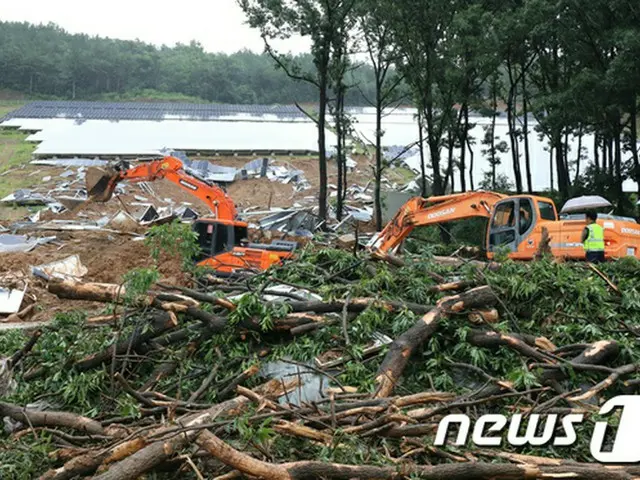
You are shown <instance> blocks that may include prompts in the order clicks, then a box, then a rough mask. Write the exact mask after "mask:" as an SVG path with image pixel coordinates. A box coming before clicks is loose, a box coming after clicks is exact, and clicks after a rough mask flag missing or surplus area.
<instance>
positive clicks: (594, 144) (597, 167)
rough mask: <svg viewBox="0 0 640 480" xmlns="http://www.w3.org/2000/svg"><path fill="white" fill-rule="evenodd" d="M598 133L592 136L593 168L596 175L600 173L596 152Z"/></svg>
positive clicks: (597, 153)
mask: <svg viewBox="0 0 640 480" xmlns="http://www.w3.org/2000/svg"><path fill="white" fill-rule="evenodd" d="M598 138H599V137H598V133H597V132H596V133H594V134H593V166H594V167H595V170H596V175H598V174H599V173H600V161H599V158H598V157H599V152H598V148H599V145H598Z"/></svg>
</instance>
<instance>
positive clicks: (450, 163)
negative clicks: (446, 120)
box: [443, 130, 456, 193]
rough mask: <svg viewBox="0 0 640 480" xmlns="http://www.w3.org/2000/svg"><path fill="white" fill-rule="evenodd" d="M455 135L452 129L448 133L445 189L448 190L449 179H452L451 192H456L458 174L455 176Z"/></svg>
mask: <svg viewBox="0 0 640 480" xmlns="http://www.w3.org/2000/svg"><path fill="white" fill-rule="evenodd" d="M454 138H455V137H454V135H453V133H452V132H451V130H449V132H448V133H447V147H448V153H447V176H446V180H445V183H444V190H445V192H446V190H447V186H448V183H449V180H450V181H451V193H454V192H455V190H456V176H455V170H454V168H453V149H454V145H455V139H454ZM443 193H444V192H443Z"/></svg>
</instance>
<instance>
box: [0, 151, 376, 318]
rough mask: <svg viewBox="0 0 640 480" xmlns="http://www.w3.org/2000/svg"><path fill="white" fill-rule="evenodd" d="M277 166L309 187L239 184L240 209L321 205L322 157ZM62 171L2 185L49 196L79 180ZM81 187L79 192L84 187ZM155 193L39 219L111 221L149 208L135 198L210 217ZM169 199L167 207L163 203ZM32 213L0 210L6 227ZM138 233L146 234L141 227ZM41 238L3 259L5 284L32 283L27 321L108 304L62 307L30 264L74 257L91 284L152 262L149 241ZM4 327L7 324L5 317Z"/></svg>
mask: <svg viewBox="0 0 640 480" xmlns="http://www.w3.org/2000/svg"><path fill="white" fill-rule="evenodd" d="M211 160H212V161H213V162H214V163H216V164H218V165H224V166H236V167H239V166H241V165H244V164H245V163H246V162H248V161H250V160H253V158H252V157H251V158H249V157H216V158H213V159H211ZM355 160H356V161H357V163H358V166H357V167H356V168H355V169H354V170H353V171H352V172H351V173H350V174H349V184H350V185H351V184H358V185H361V186H365V185H366V184H367V183H368V182H369V181H370V180H371V173H370V172H371V168H370V166H369V162H368V160H367V159H366V158H364V157H357V158H355ZM278 164H280V165H285V166H287V165H288V166H290V167H291V168H295V169H299V170H302V171H304V174H305V177H306V179H307V180H308V182H309V183H310V185H311V187H310V188H309V189H307V190H303V191H300V192H296V191H295V188H294V185H293V184H282V183H280V182H278V181H273V182H272V181H270V180H269V179H268V178H260V179H249V180H237V181H236V182H234V183H232V184H230V185H228V186H227V188H226V190H227V193H228V194H229V195H230V197H231V198H232V199H233V201H234V202H235V204H236V206H237V208H238V211H240V212H242V211H243V210H244V209H247V208H249V207H257V208H258V209H260V210H266V209H268V208H269V207H291V206H292V205H294V204H295V203H297V202H298V203H303V204H305V205H311V206H313V205H315V204H316V202H317V193H318V188H319V174H318V164H317V159H316V158H315V157H287V158H280V159H278ZM328 169H329V183H330V184H334V185H335V184H336V183H337V169H336V165H335V163H334V162H330V163H329V166H328ZM65 170H66V169H64V168H53V167H46V166H36V165H31V164H26V165H23V166H21V168H19V169H17V170H16V171H14V172H9V173H7V174H6V175H5V179H6V180H8V181H11V180H12V176H15V177H16V178H15V179H13V180H16V182H17V180H20V181H19V184H20V186H21V188H30V189H33V190H36V191H38V192H40V193H45V194H46V193H49V192H52V191H53V189H55V188H56V187H57V186H59V185H60V184H61V183H62V182H64V181H69V180H71V181H73V180H75V178H76V177H75V175H74V176H73V177H70V178H67V179H65V178H61V177H60V174H61V173H63V172H64V171H65ZM72 170H74V171H75V170H76V169H72ZM47 177H51V178H50V179H48V178H47ZM17 183H18V182H17ZM76 185H78V186H81V184H76ZM151 187H152V190H153V195H150V194H149V193H148V192H145V191H143V190H142V188H140V187H139V186H138V185H134V184H131V185H127V186H126V193H125V194H122V195H117V196H114V197H113V198H112V199H111V200H110V201H109V202H107V203H99V204H95V203H94V204H91V203H90V204H87V205H85V206H83V207H82V208H81V209H79V210H78V211H74V212H70V211H67V212H64V213H62V214H54V213H52V212H41V215H40V220H41V221H47V220H93V221H95V220H98V219H100V218H102V217H104V216H105V215H106V216H109V217H112V216H113V215H114V214H116V213H117V212H118V211H120V210H124V211H127V212H128V213H131V214H135V213H136V211H139V210H140V209H142V208H144V207H143V206H141V205H136V203H138V204H139V203H144V202H141V201H140V200H139V199H136V198H135V196H138V197H144V198H145V199H146V200H147V201H148V203H152V204H153V205H154V206H155V207H156V208H159V207H163V206H168V205H170V204H172V203H173V204H174V205H179V204H186V205H190V206H191V207H192V208H194V209H195V210H196V211H198V213H199V214H200V215H206V214H207V213H208V208H207V207H206V205H205V204H204V203H203V202H201V201H200V200H198V199H197V198H195V197H194V196H192V195H191V194H190V193H189V192H187V191H185V190H183V189H182V188H180V187H179V186H177V185H176V184H173V183H171V182H169V181H167V180H161V181H157V182H154V183H153V184H151ZM54 196H55V194H54ZM305 197H306V198H305ZM309 197H310V198H309ZM165 199H168V200H169V201H165ZM35 211H37V207H29V208H25V207H18V208H16V207H14V206H0V225H5V226H9V225H10V224H11V223H13V222H14V221H19V220H23V219H25V218H26V217H27V216H28V215H30V214H33V213H34V212H35ZM135 230H137V231H138V233H142V232H144V227H140V228H137V229H135ZM38 235H42V236H45V235H47V236H48V235H55V236H56V238H57V240H56V242H55V243H52V244H47V245H42V246H39V247H36V248H35V249H34V250H33V251H31V252H28V253H9V254H0V286H5V287H10V286H11V285H10V283H11V281H9V280H7V279H9V278H12V277H13V278H15V277H16V276H18V277H21V278H23V279H26V280H27V281H28V285H29V287H28V293H29V295H30V298H29V299H27V300H25V304H27V303H29V302H35V303H36V305H37V308H36V313H35V314H34V315H33V316H31V317H30V318H29V321H43V320H44V321H46V320H50V319H52V318H53V316H54V315H55V314H56V313H60V312H67V311H71V310H83V311H86V312H87V313H88V314H90V315H92V314H99V313H100V312H101V311H102V310H104V308H105V305H102V304H89V303H87V302H74V301H68V300H64V301H60V300H59V299H58V298H57V297H55V296H54V295H51V294H50V293H49V292H48V291H47V290H46V283H45V282H44V281H42V280H40V279H37V278H36V277H34V276H33V275H31V267H32V266H35V265H40V264H43V263H49V262H52V261H56V260H61V259H64V258H66V257H68V256H70V255H74V254H77V255H79V257H80V260H81V262H82V263H83V265H85V266H86V267H87V270H88V273H87V275H86V276H85V277H84V279H85V280H86V281H92V282H104V283H121V282H122V281H123V276H124V274H126V273H127V272H129V271H130V270H132V269H134V268H139V267H146V266H151V265H152V264H153V259H152V258H151V256H150V253H149V250H148V248H147V247H146V246H145V245H144V242H141V241H135V240H133V237H132V236H131V235H119V234H114V233H108V232H88V231H64V232H40V233H38ZM274 238H275V237H274ZM256 240H257V241H260V240H264V238H260V239H258V238H256ZM158 268H159V270H160V272H161V275H162V279H163V280H164V281H166V282H167V283H173V284H182V283H184V282H185V280H186V279H185V276H184V274H183V273H182V270H181V265H180V262H179V261H178V260H177V259H170V258H169V259H163V261H162V262H160V264H159V266H158ZM3 279H4V281H3ZM14 287H19V285H14ZM23 307H24V304H23ZM1 321H2V319H0V322H1Z"/></svg>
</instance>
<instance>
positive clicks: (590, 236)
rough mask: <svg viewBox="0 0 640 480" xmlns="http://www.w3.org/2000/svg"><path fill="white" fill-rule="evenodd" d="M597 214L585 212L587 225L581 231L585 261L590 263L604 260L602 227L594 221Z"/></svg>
mask: <svg viewBox="0 0 640 480" xmlns="http://www.w3.org/2000/svg"><path fill="white" fill-rule="evenodd" d="M597 219H598V214H597V213H596V212H589V213H587V226H586V228H585V229H584V231H583V232H582V243H583V244H584V250H585V253H586V256H587V261H588V262H592V263H600V262H604V229H603V228H602V227H601V226H600V225H598V224H597V223H596V220H597Z"/></svg>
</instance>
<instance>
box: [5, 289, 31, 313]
mask: <svg viewBox="0 0 640 480" xmlns="http://www.w3.org/2000/svg"><path fill="white" fill-rule="evenodd" d="M25 292H26V287H25V290H14V289H8V288H3V287H0V313H1V314H5V315H6V314H10V313H16V312H18V310H20V306H21V305H22V300H23V299H24V294H25Z"/></svg>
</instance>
